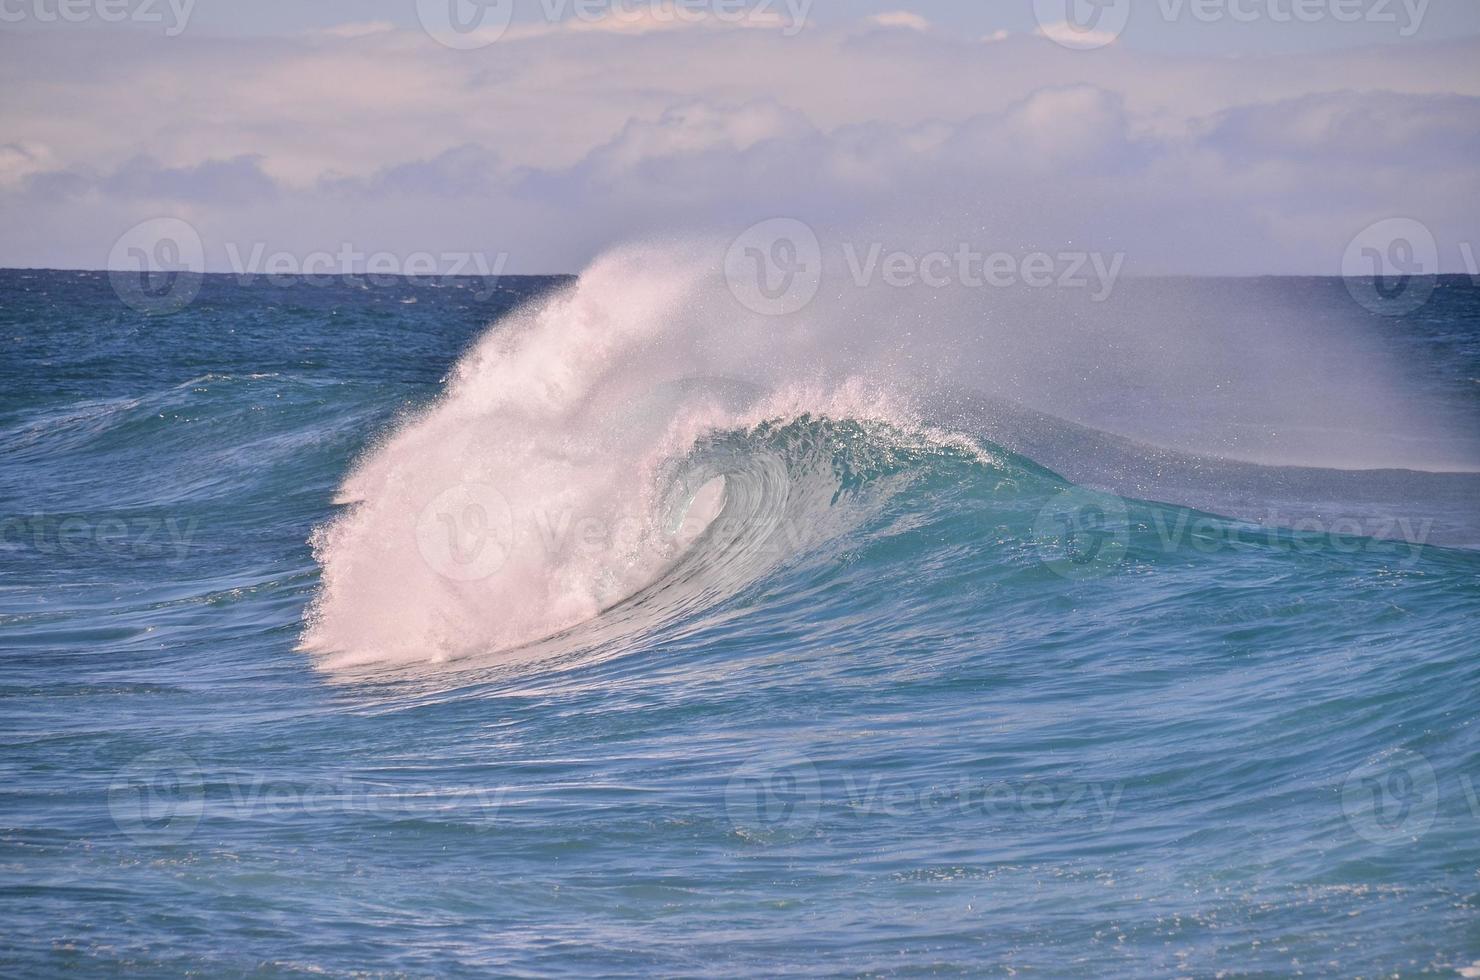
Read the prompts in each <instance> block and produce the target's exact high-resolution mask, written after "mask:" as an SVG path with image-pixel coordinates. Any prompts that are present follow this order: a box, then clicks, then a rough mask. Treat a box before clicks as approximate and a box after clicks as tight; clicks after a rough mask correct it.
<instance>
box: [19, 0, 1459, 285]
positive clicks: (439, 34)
mask: <svg viewBox="0 0 1480 980" xmlns="http://www.w3.org/2000/svg"><path fill="white" fill-rule="evenodd" d="M459 23H460V24H461V26H462V27H463V28H465V29H462V30H460V29H459V28H458V25H459ZM0 83H3V88H0V92H3V95H0V208H3V209H4V215H5V221H4V223H3V226H0V266H9V267H55V268H104V267H107V266H108V264H109V262H110V256H116V255H117V254H119V252H120V250H121V249H122V250H126V249H127V247H128V246H129V245H130V244H131V243H133V242H134V241H135V240H136V239H138V237H139V235H141V234H146V233H145V232H141V231H139V229H140V228H144V229H146V231H147V229H148V228H155V227H158V225H159V223H160V222H171V223H183V227H186V228H188V229H189V230H190V234H191V236H193V238H192V247H193V243H194V239H196V238H198V244H199V252H200V257H199V261H200V262H201V263H203V264H204V265H205V266H206V267H207V268H209V269H211V270H212V271H237V272H241V271H243V270H249V271H250V270H257V271H271V269H269V268H268V266H269V265H270V264H271V263H273V262H276V263H278V266H277V268H280V269H281V270H282V271H292V270H293V269H294V268H302V267H304V266H305V265H306V264H311V263H312V262H317V263H318V265H317V266H315V269H317V270H319V271H358V266H362V265H363V264H364V262H365V261H367V260H368V257H369V256H372V255H381V256H386V257H387V261H388V262H389V266H388V267H387V268H386V271H394V270H400V271H413V272H415V271H419V270H418V268H414V267H413V266H414V265H415V263H416V262H424V261H429V262H430V263H431V264H432V265H434V266H435V267H436V271H454V270H453V266H460V267H461V269H462V271H489V270H496V271H500V272H505V273H521V272H522V273H539V272H574V271H579V270H580V269H581V268H582V267H583V266H584V265H585V264H586V263H588V262H589V261H590V260H591V259H592V258H593V257H594V256H596V255H598V254H600V253H601V252H603V251H604V250H606V249H608V248H610V247H611V246H613V245H615V244H618V243H621V242H624V241H627V240H631V239H638V238H644V237H648V236H664V235H675V236H677V235H686V234H702V235H706V236H711V237H718V238H719V239H721V240H723V239H725V238H726V237H733V236H735V235H739V234H742V233H743V232H744V230H745V229H746V228H748V227H750V226H752V225H754V224H755V223H756V222H759V221H762V220H766V219H774V218H777V217H785V218H787V219H793V220H796V221H800V222H803V223H805V224H806V225H808V226H809V227H812V228H817V229H828V230H831V229H847V231H846V234H847V235H849V236H851V237H852V239H853V240H854V241H861V242H867V241H869V240H870V238H873V239H878V240H881V241H888V242H895V241H904V240H908V241H909V242H910V243H911V246H912V247H915V248H930V247H935V248H939V249H943V250H947V251H949V250H951V249H953V248H954V247H955V246H956V245H957V244H958V243H970V244H971V245H972V246H973V247H974V248H978V249H980V250H982V251H992V250H1008V251H1016V252H1020V251H1023V250H1045V251H1049V252H1053V251H1054V250H1056V249H1060V250H1061V249H1065V248H1078V249H1095V250H1103V251H1105V252H1114V253H1116V254H1119V255H1123V256H1124V262H1125V272H1126V273H1127V274H1161V273H1199V274H1231V275H1245V274H1258V273H1300V274H1338V273H1340V272H1341V271H1342V269H1343V262H1344V260H1345V257H1348V256H1350V255H1352V254H1355V253H1354V251H1353V250H1354V249H1356V251H1357V252H1359V251H1360V249H1359V248H1357V247H1356V246H1357V244H1359V243H1361V242H1364V241H1366V239H1365V238H1364V237H1363V236H1364V235H1366V236H1368V237H1370V234H1371V230H1372V229H1373V228H1374V227H1382V228H1389V227H1393V222H1394V221H1395V220H1396V221H1399V222H1402V223H1403V224H1402V227H1405V228H1413V227H1416V228H1418V229H1420V230H1421V231H1420V234H1421V235H1424V236H1428V237H1430V238H1431V239H1432V246H1431V248H1429V249H1428V250H1429V251H1431V252H1432V253H1433V254H1434V256H1435V258H1434V259H1433V260H1432V261H1434V262H1437V264H1438V267H1439V268H1441V269H1442V270H1443V271H1446V272H1466V271H1469V272H1476V271H1480V270H1475V269H1473V268H1470V266H1471V265H1472V264H1473V256H1474V254H1475V253H1476V252H1477V251H1480V248H1477V244H1476V243H1477V242H1480V193H1477V191H1480V180H1477V173H1480V170H1477V167H1476V160H1477V159H1480V4H1476V3H1475V2H1473V0H1014V2H996V0H993V2H987V0H969V2H968V0H938V2H934V3H922V2H917V3H914V4H912V5H901V4H898V3H889V2H872V0H869V2H852V3H842V2H839V0H810V2H809V0H684V2H682V3H679V4H678V5H677V6H675V5H674V3H673V2H671V0H641V2H639V0H499V2H493V3H487V4H485V5H482V6H474V5H473V4H472V3H471V2H470V0H359V2H355V3H348V2H345V3H339V2H328V0H320V2H315V3H303V2H301V0H254V2H253V3H251V4H243V3H239V2H238V3H233V2H229V0H0ZM1384 222H1386V224H1381V223H1384ZM151 223H153V224H151ZM179 226H180V225H178V224H172V225H171V227H179ZM839 233H841V232H839ZM825 234H827V232H824V235H825ZM146 237H147V234H146ZM1422 250H1423V249H1421V251H1422ZM187 251H188V249H187ZM326 256H327V257H328V258H327V260H326V259H325V257H326ZM326 263H327V264H326ZM350 266H355V267H356V268H350ZM310 271H312V270H310Z"/></svg>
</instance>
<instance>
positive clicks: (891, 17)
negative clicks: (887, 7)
mask: <svg viewBox="0 0 1480 980" xmlns="http://www.w3.org/2000/svg"><path fill="white" fill-rule="evenodd" d="M868 22H869V23H871V24H877V25H878V26H879V27H902V28H905V29H906V30H911V31H919V32H921V33H924V32H925V31H928V30H930V21H928V20H926V19H925V18H924V17H921V16H920V15H919V14H915V13H910V12H909V11H907V10H894V11H890V12H888V13H883V14H874V15H873V16H871V17H869V18H868Z"/></svg>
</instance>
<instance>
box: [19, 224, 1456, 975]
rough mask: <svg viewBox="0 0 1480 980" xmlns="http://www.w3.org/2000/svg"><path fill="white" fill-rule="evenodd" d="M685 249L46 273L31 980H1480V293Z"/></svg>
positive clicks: (28, 870) (22, 743)
mask: <svg viewBox="0 0 1480 980" xmlns="http://www.w3.org/2000/svg"><path fill="white" fill-rule="evenodd" d="M721 251H722V250H721ZM690 254H692V253H691V252H690V251H689V250H687V249H680V248H678V247H675V246H666V247H664V248H658V249H652V248H647V249H636V250H628V251H624V252H619V253H616V254H613V255H611V256H608V257H606V258H604V259H602V260H601V261H600V262H598V263H597V264H596V265H595V266H594V267H593V268H591V269H590V270H587V271H586V272H585V273H584V274H583V275H582V277H581V278H580V280H579V281H578V282H572V281H569V280H561V281H535V280H509V281H507V282H506V283H504V284H503V286H502V287H501V288H500V290H498V291H497V292H490V291H488V290H487V289H486V284H477V283H463V282H457V281H447V282H438V283H415V282H410V281H399V282H395V283H390V284H386V283H380V284H374V283H361V282H357V281H354V280H347V281H342V282H335V283H329V284H322V283H320V284H312V283H299V284H289V285H282V284H273V283H269V282H265V281H264V282H259V283H254V284H242V283H237V282H235V281H233V280H230V279H218V278H214V277H207V279H206V281H205V283H204V284H203V286H202V289H201V292H200V296H199V298H198V299H197V301H196V302H195V303H194V304H192V305H191V306H190V307H188V308H187V309H185V310H183V311H181V312H179V313H176V314H174V315H172V316H168V317H153V318H151V317H146V316H143V315H141V314H135V313H133V312H132V311H130V310H128V309H127V308H121V307H120V305H119V304H118V302H117V300H116V298H115V297H113V296H112V294H111V292H110V289H109V286H108V280H107V277H106V275H102V274H90V273H15V272H11V273H0V284H3V285H4V287H5V292H4V294H3V295H5V296H6V297H7V301H6V304H5V305H4V307H3V308H0V312H3V316H4V320H3V323H0V325H3V327H4V334H3V335H4V336H6V337H11V338H16V339H15V340H14V341H13V346H12V347H11V348H9V350H10V354H11V356H8V357H0V500H3V501H6V502H7V504H8V510H7V512H6V513H5V514H4V515H3V517H4V521H5V523H4V524H3V526H0V583H3V584H0V645H3V647H4V648H5V650H6V661H5V662H6V675H5V678H4V681H3V683H0V742H3V745H4V753H5V754H4V758H5V760H6V764H7V765H8V766H9V767H10V770H11V772H12V773H13V774H14V775H15V776H16V778H15V779H14V780H13V781H12V782H13V785H12V786H11V788H10V790H9V791H8V795H7V802H6V807H5V813H6V818H5V830H4V838H5V848H6V854H7V857H6V867H7V874H6V880H5V881H4V882H3V883H0V904H3V907H4V909H5V915H6V921H7V924H8V925H9V926H10V928H9V929H8V930H7V933H8V935H7V936H6V937H4V938H0V962H3V963H5V964H6V965H7V966H11V967H12V970H11V972H17V973H24V974H28V975H44V974H50V973H53V972H60V971H61V969H64V968H65V969H68V970H75V969H78V968H82V969H88V968H96V969H98V970H99V971H100V972H101V971H106V972H117V971H118V970H121V969H124V968H129V969H134V970H142V971H144V972H147V973H179V972H187V971H194V972H198V973H206V974H211V975H215V974H220V973H233V972H240V971H241V969H242V965H243V964H248V965H250V966H252V967H254V968H256V969H259V970H261V971H262V972H268V973H273V972H277V973H284V974H296V973H330V974H341V973H352V972H356V971H362V970H363V969H365V967H366V964H367V963H369V962H374V963H376V964H377V965H381V964H386V966H385V968H386V969H390V970H392V971H403V972H406V973H411V974H418V975H420V974H436V975H463V974H466V975H488V974H521V975H526V974H539V975H547V974H556V975H559V974H571V975H576V974H578V975H582V976H587V975H629V974H642V975H652V974H661V975H675V974H677V975H734V974H737V973H746V974H752V973H755V974H765V975H770V974H777V973H781V972H783V971H785V972H801V973H812V974H821V973H837V972H850V973H887V974H892V973H901V974H906V973H926V972H932V973H955V974H967V975H977V974H980V973H983V972H1001V973H1009V972H1018V971H1021V972H1033V971H1037V972H1040V973H1047V974H1051V975H1060V974H1063V973H1093V974H1096V975H1112V976H1113V975H1127V976H1129V975H1144V974H1146V973H1152V974H1156V975H1163V974H1164V975H1193V976H1204V975H1216V974H1218V973H1220V972H1222V973H1230V974H1281V975H1283V974H1286V973H1290V972H1293V971H1295V970H1300V969H1304V970H1307V971H1311V970H1314V971H1316V972H1329V973H1333V974H1339V975H1348V974H1357V973H1378V972H1382V973H1386V974H1392V973H1405V972H1425V971H1426V972H1433V973H1436V974H1439V975H1447V976H1453V975H1456V974H1459V973H1460V971H1463V970H1471V971H1472V972H1473V970H1474V969H1475V966H1474V965H1475V963H1476V961H1477V960H1480V947H1477V946H1476V932H1475V925H1476V922H1477V921H1480V890H1477V887H1476V878H1475V869H1476V868H1477V867H1480V843H1477V842H1480V833H1476V829H1477V827H1480V803H1477V802H1476V799H1477V793H1480V741H1477V738H1476V734H1475V726H1474V725H1473V724H1472V723H1471V722H1470V719H1471V718H1472V716H1473V714H1474V707H1475V705H1476V704H1477V703H1480V660H1477V658H1476V656H1475V644H1474V623H1475V620H1476V615H1477V613H1480V588H1477V582H1480V548H1477V545H1480V534H1477V533H1476V528H1477V527H1480V521H1477V520H1476V513H1475V511H1476V502H1477V501H1480V476H1477V475H1476V473H1475V472H1474V470H1475V469H1476V467H1474V466H1469V465H1467V463H1468V462H1471V461H1473V459H1474V457H1473V456H1472V455H1471V454H1470V451H1471V448H1472V442H1471V440H1472V437H1473V435H1474V430H1475V429H1476V425H1475V422H1476V418H1477V415H1480V403H1477V400H1476V392H1477V391H1480V387H1477V386H1476V385H1475V383H1474V380H1473V379H1474V378H1476V377H1480V288H1476V287H1475V286H1474V285H1473V284H1470V283H1468V282H1460V281H1446V282H1445V283H1443V284H1441V288H1439V289H1437V290H1436V291H1435V294H1434V298H1433V299H1432V300H1431V302H1430V304H1429V306H1427V307H1426V308H1425V309H1424V310H1422V311H1420V312H1419V313H1416V314H1414V315H1412V316H1410V317H1405V318H1400V319H1395V320H1385V319H1378V318H1375V317H1373V318H1370V319H1369V320H1364V319H1361V318H1360V317H1357V316H1356V314H1353V313H1352V312H1351V311H1352V310H1354V309H1355V310H1356V311H1357V313H1361V308H1360V307H1355V306H1354V304H1352V301H1351V299H1350V297H1349V296H1348V294H1347V292H1346V289H1345V287H1344V286H1343V284H1342V283H1340V282H1339V281H1334V280H1288V281H1255V280H1247V281H1246V280H1239V281H1222V280H1218V281H1181V280H1179V281H1175V282H1156V281H1146V282H1130V281H1127V282H1124V283H1122V284H1121V286H1120V287H1119V289H1118V291H1117V293H1116V296H1115V297H1114V298H1113V299H1111V300H1110V301H1107V303H1106V304H1105V308H1104V309H1103V310H1101V309H1099V308H1098V307H1090V306H1075V305H1072V304H1070V305H1065V303H1066V302H1067V301H1065V300H1064V299H1063V298H1061V297H1050V296H1047V295H1046V294H1035V295H1032V296H1008V297H998V296H997V295H995V294H991V295H984V296H979V297H976V299H975V302H976V303H977V304H978V306H977V307H976V308H972V307H970V305H969V303H967V301H966V300H965V299H963V298H961V297H953V296H940V297H937V298H935V299H932V300H931V301H930V302H929V303H928V304H926V305H925V306H924V307H923V308H924V309H926V310H928V311H929V312H930V313H931V315H930V316H924V315H922V313H921V309H922V307H921V305H920V301H919V298H918V297H914V298H913V299H911V298H907V297H901V296H899V295H896V294H897V292H898V291H889V290H885V291H883V292H881V293H879V294H869V295H865V296H851V295H845V296H841V297H830V296H829V294H827V293H823V294H821V295H819V297H818V299H817V300H816V301H815V303H814V305H813V307H812V308H809V310H808V312H807V313H806V314H805V315H804V316H802V317H800V318H796V319H792V318H783V319H780V320H778V319H768V318H764V317H757V316H750V315H747V314H746V313H745V311H744V309H743V308H740V307H738V306H737V304H736V303H734V301H733V299H732V297H731V296H730V294H729V292H728V290H727V288H726V286H725V284H724V282H723V280H722V279H717V278H716V277H715V275H714V274H713V272H712V271H711V270H709V269H708V268H707V266H706V264H705V263H703V262H697V261H690V260H689V259H688V258H687V256H689V255H690ZM410 299H416V300H417V302H415V303H410V302H408V300H410ZM1157 311H1160V312H1159V313H1157ZM1153 314H1155V315H1153ZM1363 316H1365V314H1363ZM1158 317H1159V318H1160V319H1158ZM1243 320H1248V321H1249V326H1248V327H1247V329H1244V328H1243V327H1242V326H1239V327H1238V329H1235V326H1237V325H1238V324H1241V323H1242V321H1243ZM1254 321H1257V323H1256V322H1254ZM1165 323H1171V324H1172V325H1173V326H1172V328H1165V327H1164V324H1165ZM1290 323H1298V324H1300V329H1292V330H1290V331H1285V330H1282V329H1276V327H1277V326H1278V325H1281V324H1290ZM1202 324H1212V326H1210V327H1208V328H1207V329H1206V330H1204V329H1203V328H1202V327H1201V326H1200V325H1202ZM1261 324H1262V325H1261ZM1235 336H1237V337H1238V338H1241V339H1240V341H1239V343H1238V344H1232V347H1233V348H1235V349H1236V350H1237V351H1238V354H1239V356H1237V357H1232V358H1221V359H1220V358H1210V356H1209V354H1210V352H1212V351H1215V350H1227V349H1229V347H1230V344H1231V339H1232V338H1233V337H1235ZM1075 337H1078V338H1079V339H1078V340H1074V338H1075ZM1317 337H1319V338H1320V342H1319V343H1315V341H1314V340H1313V338H1317ZM1179 338H1180V339H1179ZM1342 338H1346V339H1345V340H1343V339H1342ZM1071 340H1074V342H1072V343H1071ZM1177 345H1180V346H1177ZM1163 348H1165V349H1164V350H1163ZM1312 348H1314V349H1312ZM1035 350H1037V351H1038V353H1035ZM1157 351H1161V352H1160V353H1156V352H1157ZM1315 354H1319V355H1320V356H1321V357H1323V358H1324V360H1322V361H1321V362H1320V364H1321V365H1322V366H1318V367H1311V366H1310V364H1311V362H1310V357H1312V356H1315ZM1338 364H1339V365H1341V369H1340V370H1336V369H1334V368H1331V367H1330V366H1331V365H1338ZM1215 385H1221V386H1222V387H1210V388H1209V389H1208V390H1209V392H1210V393H1202V394H1199V392H1202V391H1203V389H1204V387H1205V386H1215ZM1287 388H1290V389H1293V390H1286V389H1287ZM1230 391H1231V392H1236V395H1229V394H1227V393H1228V392H1230ZM1390 397H1391V398H1397V399H1398V400H1399V401H1400V402H1403V403H1404V404H1414V405H1418V406H1420V407H1421V411H1418V412H1417V414H1418V415H1420V416H1422V419H1415V418H1412V417H1410V415H1411V414H1413V413H1410V412H1408V411H1405V410H1403V409H1402V408H1401V407H1394V406H1395V404H1396V403H1394V402H1391V401H1390V400H1389V399H1390ZM1363 401H1365V402H1368V403H1370V404H1367V405H1365V406H1363V405H1359V404H1357V403H1359V402H1363ZM1390 408H1391V409H1392V410H1391V411H1389V409H1390ZM1271 419H1275V420H1277V421H1278V425H1277V426H1276V428H1277V429H1278V434H1277V435H1276V436H1266V437H1263V438H1262V439H1255V438H1254V435H1255V434H1257V433H1258V432H1261V431H1271V421H1270V420H1271ZM1423 419H1427V420H1428V421H1427V422H1424V421H1423ZM305 651H306V652H305ZM120 910H122V911H120ZM182 936H204V937H208V938H209V940H210V941H209V942H200V943H186V944H182V943H181V942H180V937H182ZM285 950H291V953H288V952H285Z"/></svg>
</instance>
